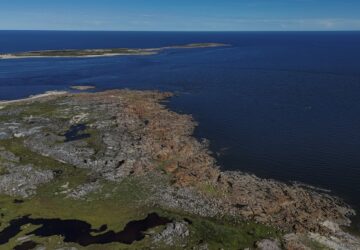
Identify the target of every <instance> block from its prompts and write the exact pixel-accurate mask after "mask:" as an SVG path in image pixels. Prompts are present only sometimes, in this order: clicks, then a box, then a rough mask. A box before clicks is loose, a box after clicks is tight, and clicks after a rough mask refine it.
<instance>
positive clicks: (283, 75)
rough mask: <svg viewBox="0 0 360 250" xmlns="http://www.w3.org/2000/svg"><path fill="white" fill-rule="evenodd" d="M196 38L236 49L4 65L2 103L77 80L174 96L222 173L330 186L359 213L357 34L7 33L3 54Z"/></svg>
mask: <svg viewBox="0 0 360 250" xmlns="http://www.w3.org/2000/svg"><path fill="white" fill-rule="evenodd" d="M194 42H220V43H227V44H230V45H231V46H230V47H218V48H205V49H191V50H190V49H188V50H179V49H171V50H167V51H164V52H162V53H160V54H158V55H153V56H133V57H131V56H125V57H105V58H55V59H54V58H53V59H49V58H47V59H44V58H43V59H18V60H0V100H4V99H16V98H21V97H25V96H29V95H32V94H37V93H42V92H44V91H47V90H69V87H70V86H72V85H81V84H84V85H94V86H96V87H97V89H96V90H98V91H100V90H106V89H114V88H130V89H158V90H162V91H172V92H174V93H176V96H175V97H174V98H172V99H171V101H170V103H169V104H168V105H169V107H170V108H171V109H173V110H175V111H177V112H181V113H186V114H192V115H193V116H194V118H195V119H196V120H197V121H198V122H199V126H198V127H197V129H196V131H195V135H196V137H198V138H206V139H209V140H210V147H211V150H212V152H213V154H214V156H215V157H216V158H217V160H218V163H219V165H220V166H221V168H222V169H226V170H240V171H243V172H249V173H253V174H256V175H258V176H260V177H265V178H273V179H277V180H281V181H286V182H289V181H298V182H303V183H306V184H309V185H313V186H316V187H319V188H323V189H328V190H331V192H332V193H333V194H335V195H338V196H340V197H342V198H344V200H345V201H347V202H348V203H350V204H351V205H353V206H354V207H355V208H357V209H358V210H359V211H360V195H359V193H360V152H359V150H360V115H359V114H360V32H60V31H59V32H51V31H0V53H9V52H19V51H29V50H45V49H85V48H118V47H129V48H152V47H163V46H170V45H182V44H187V43H194Z"/></svg>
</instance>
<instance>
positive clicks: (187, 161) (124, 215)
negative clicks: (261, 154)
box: [0, 90, 360, 250]
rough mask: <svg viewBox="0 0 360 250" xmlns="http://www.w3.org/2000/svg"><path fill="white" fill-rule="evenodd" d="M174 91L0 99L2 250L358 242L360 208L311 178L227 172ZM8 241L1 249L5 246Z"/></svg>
mask: <svg viewBox="0 0 360 250" xmlns="http://www.w3.org/2000/svg"><path fill="white" fill-rule="evenodd" d="M171 96H172V94H171V93H162V92H156V91H131V90H112V91H106V92H97V93H66V92H49V93H46V94H44V95H38V96H34V97H31V98H28V99H22V100H19V101H10V102H9V101H8V102H0V246H1V247H4V249H34V248H36V247H39V248H41V249H84V248H89V249H105V250H106V249H148V248H151V249H360V241H359V239H358V238H357V237H355V236H352V235H350V234H348V233H346V232H345V231H344V230H343V227H342V226H347V225H349V223H350V219H349V218H350V216H352V215H354V214H355V212H354V210H353V209H351V208H350V207H349V206H348V205H346V204H345V203H344V202H343V201H342V200H341V199H339V198H337V197H334V196H331V195H329V194H325V193H321V192H318V191H316V190H314V189H310V188H307V187H304V186H303V185H296V184H292V185H290V184H285V183H281V182H278V181H275V180H268V179H261V178H258V177H256V176H254V175H250V174H246V173H241V172H224V171H221V169H220V167H219V166H218V165H217V164H216V161H215V159H214V158H213V157H212V156H211V154H210V152H209V150H208V145H207V142H206V141H199V140H197V139H196V138H194V137H193V136H192V134H193V131H194V128H195V126H196V122H195V121H194V120H193V118H192V117H191V116H190V115H185V114H178V113H175V112H173V111H170V110H168V109H167V108H166V106H165V104H164V101H166V100H167V99H168V98H171ZM1 247H0V248H1Z"/></svg>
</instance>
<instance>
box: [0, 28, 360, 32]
mask: <svg viewBox="0 0 360 250" xmlns="http://www.w3.org/2000/svg"><path fill="white" fill-rule="evenodd" d="M0 31H52V32H57V31H59V32H173V33H175V32H199V33H200V32H204V33H205V32H207V33H211V32H214V33H215V32H229V33H231V32H234V33H235V32H360V30H90V29H89V30H76V29H74V30H71V29H0Z"/></svg>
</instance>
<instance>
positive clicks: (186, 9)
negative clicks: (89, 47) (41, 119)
mask: <svg viewBox="0 0 360 250" xmlns="http://www.w3.org/2000/svg"><path fill="white" fill-rule="evenodd" d="M0 30H121V31H122V30H124V31H125V30H126V31H129V30H130V31H274V30H280V31H281V30H284V31H285V30H295V31H297V30H360V0H0Z"/></svg>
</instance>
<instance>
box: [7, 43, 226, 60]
mask: <svg viewBox="0 0 360 250" xmlns="http://www.w3.org/2000/svg"><path fill="white" fill-rule="evenodd" d="M224 46H229V45H228V44H223V43H190V44H185V45H177V46H167V47H161V48H142V49H133V48H113V49H64V50H39V51H28V52H19V53H9V54H0V59H19V58H44V57H104V56H129V55H133V56H146V55H156V54H158V53H159V52H161V51H164V50H168V49H199V48H214V47H224Z"/></svg>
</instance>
